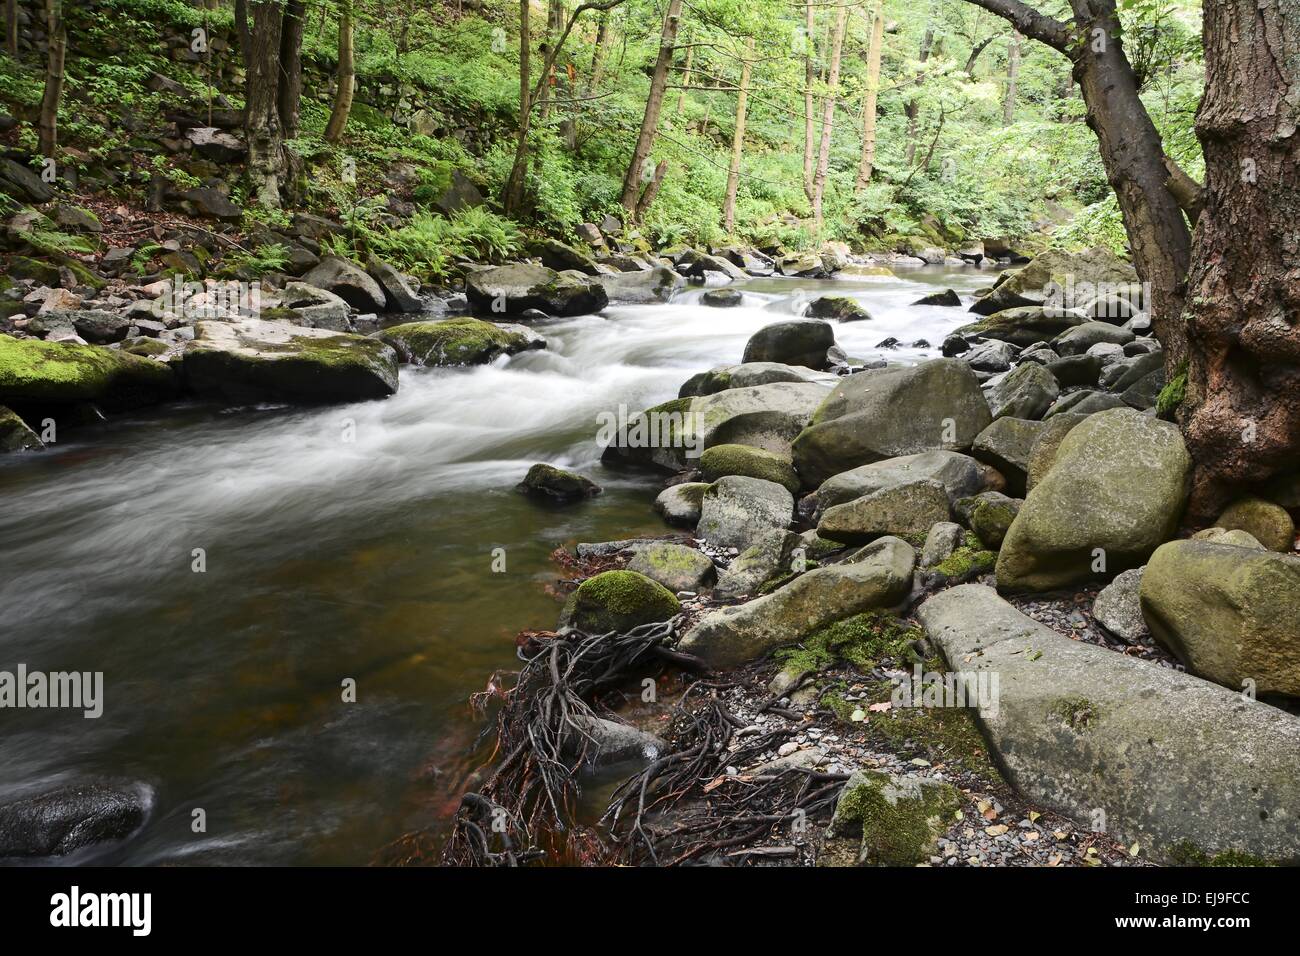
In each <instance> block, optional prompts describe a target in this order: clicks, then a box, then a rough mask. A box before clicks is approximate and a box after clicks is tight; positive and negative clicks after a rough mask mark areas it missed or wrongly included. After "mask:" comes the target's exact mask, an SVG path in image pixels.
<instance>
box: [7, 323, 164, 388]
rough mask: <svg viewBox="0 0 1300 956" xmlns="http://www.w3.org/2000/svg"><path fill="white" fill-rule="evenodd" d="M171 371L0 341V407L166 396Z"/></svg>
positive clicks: (92, 349) (80, 350)
mask: <svg viewBox="0 0 1300 956" xmlns="http://www.w3.org/2000/svg"><path fill="white" fill-rule="evenodd" d="M172 385H173V379H172V373H171V370H170V369H168V368H167V366H165V365H163V364H161V363H158V362H153V361H150V360H148V359H143V358H140V357H138V356H135V355H128V354H124V353H122V352H119V351H114V350H112V349H106V348H102V347H100V346H95V345H78V344H75V343H71V342H44V341H41V340H39V339H15V338H13V337H12V336H8V335H0V402H52V403H66V402H81V401H99V400H102V399H104V398H106V397H109V396H110V393H113V392H115V391H123V392H126V391H130V392H139V391H150V392H157V393H165V392H168V391H170V390H171V388H172Z"/></svg>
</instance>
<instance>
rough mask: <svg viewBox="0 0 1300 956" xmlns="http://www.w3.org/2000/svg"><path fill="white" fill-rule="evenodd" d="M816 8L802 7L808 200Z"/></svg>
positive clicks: (812, 164) (813, 130) (814, 132)
mask: <svg viewBox="0 0 1300 956" xmlns="http://www.w3.org/2000/svg"><path fill="white" fill-rule="evenodd" d="M815 10H816V8H815V7H814V6H813V5H812V4H811V3H809V4H808V5H807V6H806V7H804V38H803V43H804V47H803V192H804V195H805V196H807V197H808V201H809V202H812V200H813V172H814V169H815V162H814V156H815V153H816V150H815V149H814V147H813V141H814V140H815V139H816V138H817V119H816V113H817V105H816V99H815V95H814V88H815V86H816V85H817V66H816V61H815V59H814V54H815V53H816V52H817V43H816V41H815V40H814V39H813V37H814V35H815V32H816V30H817V19H816V16H815V13H814V11H815Z"/></svg>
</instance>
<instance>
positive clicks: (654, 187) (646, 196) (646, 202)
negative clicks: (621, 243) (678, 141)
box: [632, 159, 668, 223]
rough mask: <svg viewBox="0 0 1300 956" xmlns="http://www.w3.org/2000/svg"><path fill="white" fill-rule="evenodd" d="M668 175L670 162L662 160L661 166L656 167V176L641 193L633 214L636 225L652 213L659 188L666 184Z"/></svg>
mask: <svg viewBox="0 0 1300 956" xmlns="http://www.w3.org/2000/svg"><path fill="white" fill-rule="evenodd" d="M666 175H668V160H666V159H661V160H659V165H658V166H656V167H655V171H654V175H653V176H651V177H650V182H648V183H646V185H645V189H643V190H642V191H641V198H640V199H638V200H637V202H636V209H635V210H634V211H633V212H632V221H633V222H634V223H637V222H641V221H642V220H644V219H645V214H646V213H647V212H649V211H650V206H651V204H652V203H653V202H654V201H655V197H656V196H658V195H659V187H660V186H662V185H663V184H664V177H665V176H666Z"/></svg>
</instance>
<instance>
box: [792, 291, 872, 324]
mask: <svg viewBox="0 0 1300 956" xmlns="http://www.w3.org/2000/svg"><path fill="white" fill-rule="evenodd" d="M804 315H806V316H808V318H810V319H830V320H832V321H834V322H869V321H871V313H870V312H868V311H867V310H866V309H864V308H863V307H862V306H861V305H859V304H858V303H857V302H856V301H854V300H853V299H850V298H849V297H848V296H846V295H824V296H822V297H821V298H820V299H814V300H813V301H812V303H811V304H810V305H809V306H808V309H807V311H805V312H804Z"/></svg>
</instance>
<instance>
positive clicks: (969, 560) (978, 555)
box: [934, 538, 998, 580]
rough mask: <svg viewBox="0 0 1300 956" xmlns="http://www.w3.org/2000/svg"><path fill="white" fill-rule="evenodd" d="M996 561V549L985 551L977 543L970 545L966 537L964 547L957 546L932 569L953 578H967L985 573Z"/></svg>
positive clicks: (991, 568) (990, 569)
mask: <svg viewBox="0 0 1300 956" xmlns="http://www.w3.org/2000/svg"><path fill="white" fill-rule="evenodd" d="M997 563H998V555H997V552H996V551H985V550H983V549H982V548H980V547H979V546H978V544H977V545H976V546H974V547H972V546H971V545H970V543H969V538H968V541H967V545H966V547H963V548H958V549H957V550H956V551H954V552H953V553H952V554H950V555H948V557H946V558H944V559H943V560H942V561H940V562H939V563H938V564H936V565H935V566H934V570H935V571H937V572H938V573H939V574H942V575H943V576H944V577H946V578H951V579H953V580H957V579H967V578H972V577H978V576H979V575H981V574H987V573H988V572H990V571H992V570H993V567H994V565H996V564H997Z"/></svg>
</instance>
